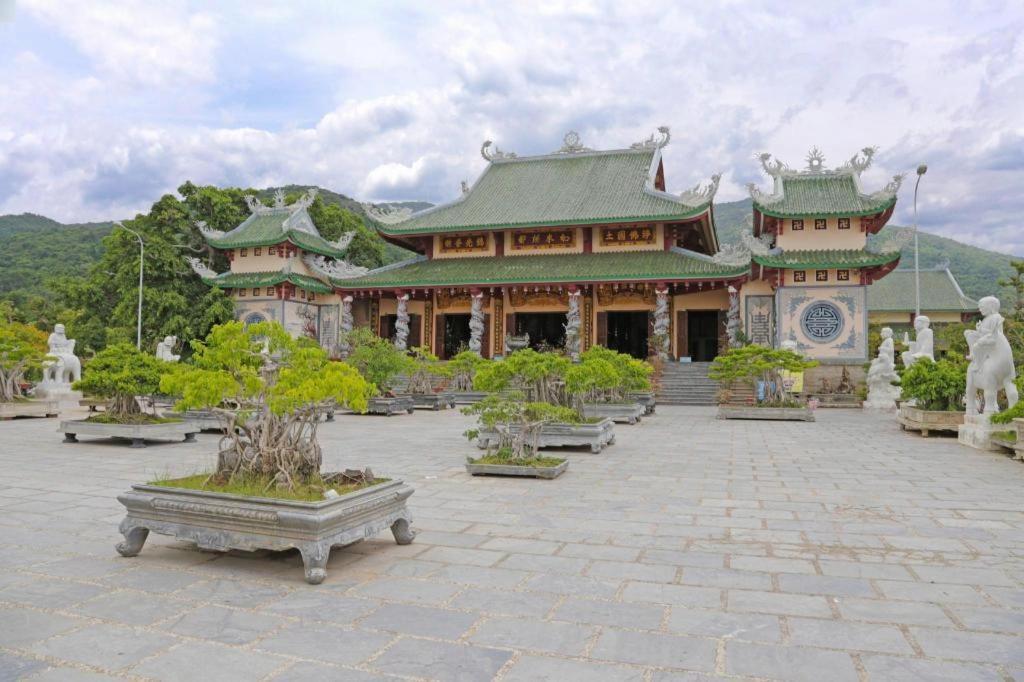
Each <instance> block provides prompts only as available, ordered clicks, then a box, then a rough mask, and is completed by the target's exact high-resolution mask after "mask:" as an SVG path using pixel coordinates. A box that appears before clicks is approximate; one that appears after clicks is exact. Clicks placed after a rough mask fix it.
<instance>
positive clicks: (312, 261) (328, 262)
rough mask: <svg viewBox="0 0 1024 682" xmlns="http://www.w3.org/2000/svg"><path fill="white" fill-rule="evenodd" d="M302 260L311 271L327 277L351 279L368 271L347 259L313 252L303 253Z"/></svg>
mask: <svg viewBox="0 0 1024 682" xmlns="http://www.w3.org/2000/svg"><path fill="white" fill-rule="evenodd" d="M350 234H353V233H350ZM302 262H303V263H305V264H306V267H307V268H309V269H310V271H311V272H314V273H316V274H318V275H320V276H321V277H327V278H328V279H351V278H353V277H361V276H363V275H365V274H366V273H367V272H369V269H368V268H364V267H360V266H358V265H352V264H351V263H349V262H348V261H344V260H337V259H335V258H328V257H327V256H319V255H316V254H313V253H306V254H303V256H302Z"/></svg>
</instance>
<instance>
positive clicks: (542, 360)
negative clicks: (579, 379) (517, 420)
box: [473, 348, 572, 406]
mask: <svg viewBox="0 0 1024 682" xmlns="http://www.w3.org/2000/svg"><path fill="white" fill-rule="evenodd" d="M571 366H572V362H571V361H570V360H569V358H567V357H565V356H564V355H558V354H556V353H538V352H537V351H535V350H533V349H531V348H524V349H523V350H518V351H516V352H515V353H512V354H511V355H509V356H508V357H507V358H505V359H504V360H502V361H501V362H491V363H488V364H486V365H484V366H482V367H480V368H479V369H478V370H477V373H476V378H475V379H474V380H473V387H474V388H476V389H477V390H478V391H488V392H492V393H498V392H501V391H507V390H510V389H518V390H522V389H527V390H529V391H530V392H531V393H532V397H533V399H534V400H536V401H537V402H542V403H549V404H551V405H562V406H565V405H566V395H565V391H564V390H563V389H564V387H563V383H562V380H563V378H564V377H565V373H566V372H567V371H568V370H569V368H570V367H571Z"/></svg>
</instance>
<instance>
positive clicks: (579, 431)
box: [476, 419, 615, 454]
mask: <svg viewBox="0 0 1024 682" xmlns="http://www.w3.org/2000/svg"><path fill="white" fill-rule="evenodd" d="M513 430H514V429H513ZM488 443H494V445H497V444H498V433H497V432H496V431H491V430H489V429H481V430H480V435H479V436H477V439H476V445H477V447H478V448H480V449H481V450H483V449H486V448H487V444H488ZM613 443H615V422H613V421H612V420H611V419H602V420H601V421H599V422H594V423H593V424H563V423H557V422H556V423H552V424H545V425H544V426H542V427H541V431H540V437H539V438H538V446H539V447H542V448H554V447H584V446H585V447H589V448H590V451H591V452H593V453H595V454H596V453H598V452H601V450H603V449H604V448H605V446H606V445H612V444H613Z"/></svg>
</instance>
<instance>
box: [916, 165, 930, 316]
mask: <svg viewBox="0 0 1024 682" xmlns="http://www.w3.org/2000/svg"><path fill="white" fill-rule="evenodd" d="M927 172H928V166H926V165H925V164H923V163H922V164H921V165H920V166H918V167H917V182H915V183H914V316H915V317H917V316H919V315H920V314H921V268H920V267H919V265H918V254H917V188H918V187H920V186H921V178H922V177H924V174H925V173H927Z"/></svg>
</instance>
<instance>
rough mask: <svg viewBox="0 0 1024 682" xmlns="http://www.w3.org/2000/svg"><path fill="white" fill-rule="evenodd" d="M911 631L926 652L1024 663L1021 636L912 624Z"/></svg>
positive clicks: (937, 656) (963, 659) (928, 653)
mask: <svg viewBox="0 0 1024 682" xmlns="http://www.w3.org/2000/svg"><path fill="white" fill-rule="evenodd" d="M910 634H911V635H913V637H914V639H916V640H917V642H918V643H919V644H920V645H921V649H923V650H924V653H925V655H926V656H934V657H936V658H952V659H957V660H961V661H978V662H979V663H1008V664H1015V665H1024V646H1021V638H1020V637H1014V636H1010V635H1002V634H990V633H984V632H960V631H957V630H940V629H938V628H934V629H933V628H910Z"/></svg>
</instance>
